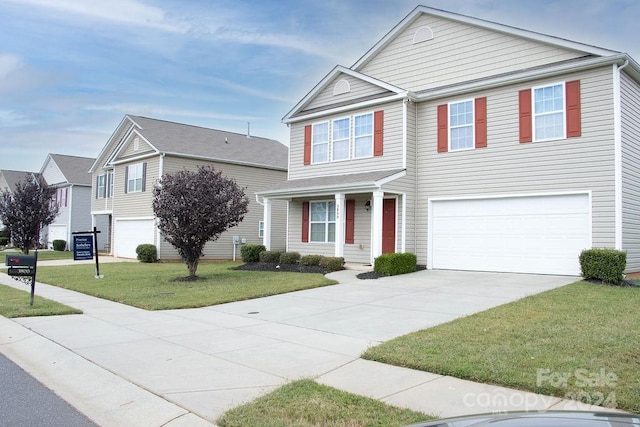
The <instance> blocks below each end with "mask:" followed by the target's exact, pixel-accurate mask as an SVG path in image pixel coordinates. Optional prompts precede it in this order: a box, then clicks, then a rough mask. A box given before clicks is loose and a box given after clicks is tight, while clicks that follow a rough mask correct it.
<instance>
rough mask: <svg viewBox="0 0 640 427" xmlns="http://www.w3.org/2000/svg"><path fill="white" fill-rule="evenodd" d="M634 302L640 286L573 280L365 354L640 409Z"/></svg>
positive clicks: (639, 335)
mask: <svg viewBox="0 0 640 427" xmlns="http://www.w3.org/2000/svg"><path fill="white" fill-rule="evenodd" d="M638 307H640V289H639V288H632V287H615V286H605V285H596V284H592V283H588V282H577V283H574V284H571V285H568V286H564V287H561V288H558V289H554V290H551V291H548V292H544V293H541V294H538V295H534V296H531V297H527V298H524V299H522V300H519V301H516V302H513V303H510V304H506V305H503V306H500V307H496V308H494V309H491V310H488V311H485V312H482V313H478V314H475V315H472V316H468V317H465V318H462V319H458V320H455V321H453V322H449V323H447V324H443V325H440V326H437V327H434V328H431V329H427V330H423V331H419V332H415V333H412V334H409V335H405V336H402V337H399V338H396V339H394V340H391V341H388V342H385V343H383V344H381V345H379V346H376V347H373V348H371V349H369V350H367V351H366V352H365V353H364V355H363V357H364V358H365V359H370V360H376V361H380V362H384V363H389V364H393V365H398V366H405V367H409V368H413V369H419V370H424V371H429V372H433V373H438V374H443V375H451V376H454V377H459V378H465V379H469V380H472V381H478V382H483V383H491V384H497V385H503V386H507V387H512V388H518V389H523V390H529V391H533V392H536V393H542V394H547V395H555V396H559V397H572V396H573V397H578V398H579V400H581V401H583V402H589V403H592V404H598V405H599V406H607V405H609V406H611V405H615V406H617V407H618V408H620V409H623V410H627V411H631V412H640V315H639V312H638ZM561 376H565V377H566V378H567V381H566V384H565V383H564V382H563V381H561ZM607 399H609V400H607Z"/></svg>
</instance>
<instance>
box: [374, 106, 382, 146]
mask: <svg viewBox="0 0 640 427" xmlns="http://www.w3.org/2000/svg"><path fill="white" fill-rule="evenodd" d="M383 137H384V111H382V110H380V111H376V112H374V113H373V155H374V156H382V153H383Z"/></svg>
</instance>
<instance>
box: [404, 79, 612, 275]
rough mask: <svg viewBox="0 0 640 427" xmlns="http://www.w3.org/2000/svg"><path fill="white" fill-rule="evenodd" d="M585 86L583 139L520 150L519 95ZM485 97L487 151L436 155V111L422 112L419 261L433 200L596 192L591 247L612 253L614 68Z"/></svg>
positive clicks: (432, 105)
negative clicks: (570, 84) (558, 85)
mask: <svg viewBox="0 0 640 427" xmlns="http://www.w3.org/2000/svg"><path fill="white" fill-rule="evenodd" d="M575 79H580V81H581V106H582V136H581V137H578V138H569V139H564V140H554V141H545V142H537V143H526V144H520V143H519V142H518V141H519V134H518V91H519V90H521V89H527V88H530V87H532V86H536V85H540V84H543V83H545V84H546V83H554V82H559V81H563V80H575ZM481 96H486V97H487V139H488V146H487V147H486V148H481V149H474V150H467V151H458V152H448V153H437V149H436V132H437V126H436V117H437V113H436V108H437V105H438V104H442V103H445V102H447V101H451V100H449V99H443V100H439V101H437V102H436V101H434V102H429V103H424V104H420V105H419V114H418V116H419V124H418V126H419V131H418V138H419V146H418V162H419V164H418V171H419V191H418V210H417V217H416V221H417V224H416V226H417V230H418V262H419V263H421V264H422V263H425V262H426V250H427V239H428V236H427V218H428V204H427V202H428V199H429V198H439V197H443V198H450V197H464V196H471V197H473V196H479V195H483V194H486V195H498V194H503V195H505V194H514V195H515V194H541V193H554V192H569V191H575V192H582V191H591V192H592V215H593V228H592V243H593V246H594V247H613V246H614V243H615V242H614V238H615V236H614V127H613V122H614V121H613V84H612V74H611V68H610V67H603V68H602V69H599V70H592V71H588V72H583V73H579V74H572V75H567V76H560V77H557V78H554V79H553V80H540V81H535V82H531V83H530V84H519V85H513V86H509V87H503V88H499V89H494V90H491V91H486V92H482V93H475V94H472V95H469V97H481Z"/></svg>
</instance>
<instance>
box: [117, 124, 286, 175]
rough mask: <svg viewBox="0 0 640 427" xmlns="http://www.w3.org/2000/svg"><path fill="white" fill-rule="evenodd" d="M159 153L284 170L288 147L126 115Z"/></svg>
mask: <svg viewBox="0 0 640 427" xmlns="http://www.w3.org/2000/svg"><path fill="white" fill-rule="evenodd" d="M128 117H129V118H130V119H131V120H133V121H134V122H135V123H136V124H137V125H139V126H140V127H141V129H138V132H139V133H140V134H141V135H142V136H143V137H144V138H145V139H146V140H147V141H148V142H149V143H150V144H151V145H153V146H154V147H155V148H156V149H157V150H158V151H159V152H161V153H167V154H177V155H187V156H197V157H205V158H209V159H212V160H219V161H228V162H232V163H247V164H253V165H259V166H266V167H270V168H276V169H282V170H286V169H287V165H288V161H287V157H288V148H287V147H286V146H285V145H283V144H281V143H280V142H278V141H276V140H274V139H268V138H261V137H258V136H251V137H247V135H246V134H239V133H234V132H227V131H222V130H217V129H209V128H204V127H199V126H193V125H187V124H182V123H174V122H168V121H164V120H158V119H151V118H148V117H141V116H133V115H128Z"/></svg>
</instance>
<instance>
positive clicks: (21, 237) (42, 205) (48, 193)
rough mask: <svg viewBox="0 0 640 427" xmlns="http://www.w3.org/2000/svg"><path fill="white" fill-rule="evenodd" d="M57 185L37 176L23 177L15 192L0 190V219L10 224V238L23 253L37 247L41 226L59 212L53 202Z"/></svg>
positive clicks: (50, 221)
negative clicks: (50, 185) (51, 184)
mask: <svg viewBox="0 0 640 427" xmlns="http://www.w3.org/2000/svg"><path fill="white" fill-rule="evenodd" d="M55 191H56V190H55V188H52V187H49V186H47V185H46V184H45V183H44V182H43V181H41V180H38V179H37V178H35V177H33V176H32V177H31V178H28V179H26V180H24V181H23V180H20V181H18V183H17V184H16V188H15V190H14V191H13V192H10V191H8V190H5V191H3V192H2V193H0V222H2V223H3V224H4V225H6V226H7V228H8V230H9V234H10V235H11V241H12V242H13V244H14V245H15V246H16V247H17V248H19V249H20V250H21V251H22V252H23V253H24V254H28V253H29V250H30V249H33V248H35V247H37V245H38V239H39V237H40V230H41V229H42V227H45V226H47V225H49V224H51V223H52V222H53V221H54V220H55V219H56V217H57V216H58V213H59V211H58V207H57V206H56V205H55V204H54V203H53V195H54V194H55Z"/></svg>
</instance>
